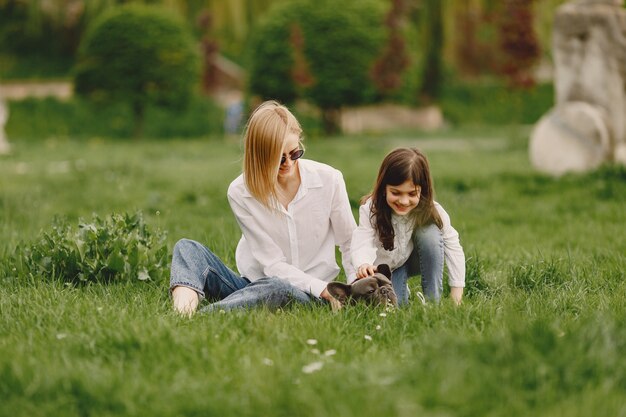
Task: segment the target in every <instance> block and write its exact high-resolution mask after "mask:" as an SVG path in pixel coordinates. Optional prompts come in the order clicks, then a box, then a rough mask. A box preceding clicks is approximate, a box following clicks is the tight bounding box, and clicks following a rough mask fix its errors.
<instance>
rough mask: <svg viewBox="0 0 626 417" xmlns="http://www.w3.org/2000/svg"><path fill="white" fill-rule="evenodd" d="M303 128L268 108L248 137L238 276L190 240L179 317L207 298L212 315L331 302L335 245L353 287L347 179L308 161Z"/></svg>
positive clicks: (239, 194) (235, 201)
mask: <svg viewBox="0 0 626 417" xmlns="http://www.w3.org/2000/svg"><path fill="white" fill-rule="evenodd" d="M301 134H302V128H301V127H300V124H299V123H298V121H297V120H296V118H295V117H294V116H293V114H291V112H290V111H289V110H288V109H287V108H286V107H284V106H282V105H280V104H279V103H277V102H275V101H267V102H265V103H263V104H261V105H260V106H259V107H258V108H257V109H256V110H255V111H254V112H253V113H252V115H251V116H250V120H249V121H248V125H247V126H246V132H245V136H244V164H243V174H242V175H240V176H239V177H238V178H236V179H235V180H234V181H233V182H232V183H231V184H230V187H229V188H228V202H229V203H230V207H231V210H232V211H233V213H234V214H235V217H236V219H237V222H238V223H239V226H240V228H241V231H242V237H241V240H240V241H239V244H238V245H237V251H236V262H237V269H238V270H239V272H240V274H241V275H238V274H236V273H234V272H233V271H231V270H230V269H229V268H228V267H226V266H225V265H224V263H223V262H222V261H221V260H220V259H219V258H218V257H217V256H215V255H214V254H213V253H212V252H211V251H210V250H209V249H207V248H206V247H204V246H203V245H201V244H200V243H198V242H194V241H191V240H187V239H183V240H180V241H179V242H177V243H176V246H175V247H174V255H173V258H172V272H171V277H170V291H171V293H172V298H173V302H174V308H175V310H176V311H178V312H180V313H182V314H192V313H193V312H194V311H196V309H197V308H198V304H199V302H200V301H201V299H202V298H204V297H206V298H208V299H212V300H217V301H216V302H214V303H213V304H210V305H209V306H208V307H207V310H209V311H211V310H230V309H233V308H242V307H251V306H255V305H258V304H265V305H269V306H272V307H276V306H282V305H284V304H285V303H286V302H288V301H290V300H295V301H297V302H302V303H306V302H310V301H311V300H314V299H320V298H321V299H326V300H328V301H330V300H331V295H330V294H329V293H328V291H327V289H326V285H327V284H328V282H330V281H332V280H333V279H335V278H336V276H337V274H338V273H339V267H338V266H337V263H336V261H335V245H337V246H339V249H340V251H341V253H342V263H343V267H344V271H345V273H346V275H347V276H348V279H349V280H350V281H351V280H353V279H354V278H355V271H354V268H353V267H352V264H351V262H350V241H351V238H352V231H353V230H354V229H355V228H356V223H355V221H354V217H353V216H352V211H351V210H350V203H349V201H348V195H347V193H346V186H345V183H344V181H343V176H342V175H341V173H340V172H339V171H338V170H336V169H334V168H332V167H330V166H328V165H324V164H321V163H319V162H314V161H311V160H304V159H301V157H302V155H303V154H304V148H303V147H302V138H301Z"/></svg>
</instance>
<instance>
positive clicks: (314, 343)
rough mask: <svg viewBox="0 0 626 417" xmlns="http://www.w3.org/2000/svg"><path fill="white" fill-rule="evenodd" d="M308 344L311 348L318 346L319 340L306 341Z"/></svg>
mask: <svg viewBox="0 0 626 417" xmlns="http://www.w3.org/2000/svg"><path fill="white" fill-rule="evenodd" d="M306 343H307V345H311V346H313V345H317V340H315V339H308V340H307V341H306Z"/></svg>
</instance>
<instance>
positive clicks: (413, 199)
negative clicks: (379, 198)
mask: <svg viewBox="0 0 626 417" xmlns="http://www.w3.org/2000/svg"><path fill="white" fill-rule="evenodd" d="M420 192H421V187H419V186H417V185H415V184H413V181H411V180H406V181H405V182H403V183H402V184H400V185H387V186H386V187H385V194H386V197H387V204H389V207H391V209H392V210H393V211H394V212H395V213H396V214H397V215H399V216H405V215H407V214H409V212H410V211H411V210H413V209H414V208H415V207H417V204H418V203H419V202H420Z"/></svg>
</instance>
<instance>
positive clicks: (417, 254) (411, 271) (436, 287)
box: [391, 224, 444, 305]
mask: <svg viewBox="0 0 626 417" xmlns="http://www.w3.org/2000/svg"><path fill="white" fill-rule="evenodd" d="M413 247H414V249H413V252H412V253H411V255H410V256H409V259H408V260H407V261H406V262H405V264H404V265H402V266H401V267H400V268H398V269H396V270H395V271H393V272H392V274H391V283H392V284H393V290H394V291H395V292H396V296H397V297H398V304H399V305H403V304H406V303H407V302H408V301H409V292H408V287H407V280H408V279H409V277H411V276H414V275H421V276H422V291H423V292H424V295H425V296H426V298H427V299H429V300H432V301H435V302H439V300H440V299H441V293H442V292H443V262H444V254H443V234H442V232H441V230H440V229H439V227H437V225H435V224H431V225H428V226H425V227H420V228H418V229H416V230H415V232H413Z"/></svg>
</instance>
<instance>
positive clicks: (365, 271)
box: [356, 264, 376, 279]
mask: <svg viewBox="0 0 626 417" xmlns="http://www.w3.org/2000/svg"><path fill="white" fill-rule="evenodd" d="M375 272H376V267H375V266H374V265H370V264H363V265H361V266H360V267H359V268H358V269H357V270H356V279H361V278H365V277H369V276H370V275H374V273H375Z"/></svg>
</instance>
